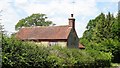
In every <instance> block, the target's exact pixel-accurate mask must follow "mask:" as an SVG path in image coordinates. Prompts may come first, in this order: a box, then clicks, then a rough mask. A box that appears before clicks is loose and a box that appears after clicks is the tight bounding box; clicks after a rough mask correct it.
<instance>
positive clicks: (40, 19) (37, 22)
mask: <svg viewBox="0 0 120 68" xmlns="http://www.w3.org/2000/svg"><path fill="white" fill-rule="evenodd" d="M46 19H47V17H46V15H45V14H32V15H31V16H28V17H26V18H24V19H21V20H19V22H18V23H17V24H16V25H15V29H16V30H19V29H20V28H21V27H23V26H24V27H30V26H49V25H51V24H52V21H47V20H46Z"/></svg>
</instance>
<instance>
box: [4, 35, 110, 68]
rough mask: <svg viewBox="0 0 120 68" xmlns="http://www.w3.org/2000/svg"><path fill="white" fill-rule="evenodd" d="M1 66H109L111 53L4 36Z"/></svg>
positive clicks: (27, 67) (5, 67)
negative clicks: (39, 43) (49, 44)
mask: <svg viewBox="0 0 120 68" xmlns="http://www.w3.org/2000/svg"><path fill="white" fill-rule="evenodd" d="M2 48H3V50H2V59H3V61H2V66H3V68H8V67H15V68H29V67H30V68H33V67H34V68H38V67H40V68H45V67H48V68H53V67H54V68H56V67H57V68H58V67H59V68H61V67H82V68H95V67H106V66H107V67H109V66H110V62H111V61H110V60H111V55H110V54H109V53H105V52H100V51H97V50H79V49H73V48H71V49H70V48H64V47H60V46H57V45H56V46H51V47H44V46H37V45H35V44H33V43H27V42H22V41H18V40H16V39H14V38H8V37H4V39H3V43H2Z"/></svg>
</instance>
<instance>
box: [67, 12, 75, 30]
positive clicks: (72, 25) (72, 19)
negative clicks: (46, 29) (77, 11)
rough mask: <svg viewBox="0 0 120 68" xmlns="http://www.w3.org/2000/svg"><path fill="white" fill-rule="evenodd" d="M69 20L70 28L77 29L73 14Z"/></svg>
mask: <svg viewBox="0 0 120 68" xmlns="http://www.w3.org/2000/svg"><path fill="white" fill-rule="evenodd" d="M68 20H69V26H71V27H72V28H74V29H75V18H73V14H71V17H70V18H68Z"/></svg>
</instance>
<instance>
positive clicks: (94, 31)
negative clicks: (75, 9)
mask: <svg viewBox="0 0 120 68" xmlns="http://www.w3.org/2000/svg"><path fill="white" fill-rule="evenodd" d="M86 28H87V30H86V31H85V32H84V34H83V37H82V38H81V39H80V42H81V43H82V44H84V45H85V46H86V50H91V49H93V50H97V51H101V52H105V53H112V55H113V57H112V62H120V57H119V55H120V48H119V47H120V43H119V40H120V39H119V28H120V27H119V25H118V17H114V16H113V14H110V12H109V13H108V14H107V15H105V14H103V13H101V14H100V15H99V16H97V17H96V18H95V19H92V20H90V21H89V23H88V25H87V27H86Z"/></svg>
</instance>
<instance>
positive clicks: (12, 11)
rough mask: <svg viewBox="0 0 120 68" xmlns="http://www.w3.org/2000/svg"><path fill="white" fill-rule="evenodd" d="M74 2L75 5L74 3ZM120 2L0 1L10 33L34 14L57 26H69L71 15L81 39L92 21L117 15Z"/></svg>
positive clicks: (62, 0)
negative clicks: (38, 14) (111, 14)
mask: <svg viewBox="0 0 120 68" xmlns="http://www.w3.org/2000/svg"><path fill="white" fill-rule="evenodd" d="M73 1H74V4H73V3H72V2H73ZM118 1H119V0H0V10H3V11H2V13H1V15H2V16H1V17H0V18H1V19H2V20H1V22H2V24H3V25H4V28H5V30H6V31H8V32H9V33H11V32H15V29H14V28H15V24H16V23H17V22H18V21H19V20H20V19H22V18H25V17H27V16H29V15H31V14H33V13H43V14H46V15H47V17H48V19H49V20H51V21H53V23H55V24H56V25H67V24H68V18H69V17H70V14H71V13H73V14H74V17H75V19H76V23H75V25H76V30H77V34H78V36H79V37H81V36H82V34H83V32H84V31H85V27H86V25H87V23H88V22H89V20H90V19H94V18H95V17H96V16H98V15H99V14H100V13H101V12H103V13H105V14H106V13H108V12H111V13H114V15H115V14H117V11H118Z"/></svg>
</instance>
